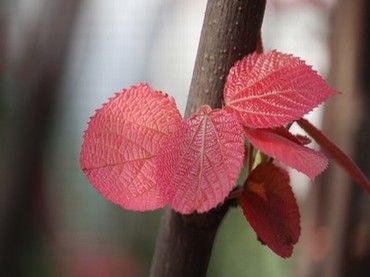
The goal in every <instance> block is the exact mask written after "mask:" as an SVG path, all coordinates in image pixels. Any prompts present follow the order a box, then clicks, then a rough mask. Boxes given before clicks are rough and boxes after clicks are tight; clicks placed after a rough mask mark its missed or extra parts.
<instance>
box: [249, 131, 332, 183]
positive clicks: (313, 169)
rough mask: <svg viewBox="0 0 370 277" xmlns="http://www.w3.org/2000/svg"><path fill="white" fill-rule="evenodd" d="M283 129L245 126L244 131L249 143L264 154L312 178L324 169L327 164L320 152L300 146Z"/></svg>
mask: <svg viewBox="0 0 370 277" xmlns="http://www.w3.org/2000/svg"><path fill="white" fill-rule="evenodd" d="M283 129H284V128H277V129H251V128H246V127H245V128H244V133H245V135H246V137H247V138H248V140H249V141H250V143H252V144H253V146H254V147H256V148H257V149H258V150H260V151H262V152H263V153H264V154H266V155H268V156H271V157H273V158H275V159H277V160H278V161H281V162H283V163H285V164H286V165H288V166H290V167H292V168H294V169H297V170H298V171H300V172H302V173H304V174H306V175H307V176H308V177H310V178H311V179H314V178H315V177H316V176H317V175H318V174H320V173H321V172H322V171H324V170H325V169H326V167H327V165H328V161H327V159H326V157H325V156H324V154H322V153H321V152H318V151H315V150H312V149H310V148H307V147H304V146H302V144H301V143H300V140H299V139H297V138H296V137H295V136H293V135H292V134H290V133H289V132H288V131H287V130H285V131H284V130H283Z"/></svg>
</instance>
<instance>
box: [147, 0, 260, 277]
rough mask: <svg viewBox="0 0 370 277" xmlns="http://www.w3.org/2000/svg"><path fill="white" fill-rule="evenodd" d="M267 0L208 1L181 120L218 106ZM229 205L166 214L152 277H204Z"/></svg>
mask: <svg viewBox="0 0 370 277" xmlns="http://www.w3.org/2000/svg"><path fill="white" fill-rule="evenodd" d="M265 5H266V1H265V0H219V1H216V0H209V1H208V4H207V8H206V13H205V18H204V22H203V28H202V33H201V38H200V43H199V49H198V54H197V58H196V62H195V67H194V72H193V79H192V82H191V86H190V92H189V99H188V103H187V107H186V111H185V117H188V116H189V115H191V114H192V113H194V112H195V111H196V110H197V109H198V108H199V107H200V106H201V105H202V104H208V105H210V106H211V107H213V108H220V107H221V106H222V94H223V88H224V85H225V80H226V76H227V74H228V72H229V70H230V68H231V66H232V65H233V64H234V63H235V62H236V61H237V60H239V59H240V58H242V57H243V56H245V55H247V54H249V53H251V52H253V51H254V50H255V48H256V43H257V39H258V36H259V34H260V29H261V25H262V20H263V15H264V10H265ZM228 208H229V202H225V203H224V204H223V205H222V206H221V207H219V208H217V209H213V210H211V211H210V212H208V213H204V214H197V213H194V214H191V215H187V216H183V215H180V214H178V213H175V212H173V211H170V210H166V211H165V213H164V215H163V219H162V226H161V231H160V234H159V237H158V241H157V246H156V251H155V255H154V258H153V263H152V268H151V276H152V277H166V276H177V277H181V276H194V277H196V276H205V275H206V273H207V268H208V262H209V259H210V255H211V250H212V246H213V243H214V239H215V236H216V232H217V229H218V227H219V225H220V223H221V222H222V219H223V218H224V216H225V214H226V213H227V211H228Z"/></svg>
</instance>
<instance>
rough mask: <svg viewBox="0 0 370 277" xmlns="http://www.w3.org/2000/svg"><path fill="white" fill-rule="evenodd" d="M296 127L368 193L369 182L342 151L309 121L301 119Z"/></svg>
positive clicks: (369, 189)
mask: <svg viewBox="0 0 370 277" xmlns="http://www.w3.org/2000/svg"><path fill="white" fill-rule="evenodd" d="M297 123H298V125H299V126H300V127H301V128H302V129H303V130H305V131H306V132H307V134H308V135H310V136H311V137H312V138H313V139H314V140H315V141H316V142H317V143H318V144H319V145H320V146H321V147H322V148H323V149H324V151H326V152H327V153H328V154H329V155H331V156H332V157H333V158H334V159H335V160H336V162H337V163H339V164H340V165H341V166H342V167H343V168H344V169H345V170H346V171H347V172H348V174H349V175H350V176H351V177H352V178H353V180H355V181H356V182H357V183H358V184H359V185H360V186H361V187H362V188H363V189H365V190H367V192H370V182H369V180H368V179H367V177H366V176H365V175H364V174H363V173H362V171H361V170H360V169H359V168H358V167H357V165H356V164H355V163H354V161H352V159H351V158H350V157H348V156H347V155H346V154H345V153H344V152H343V151H342V150H340V149H339V147H338V146H336V145H335V144H334V143H333V142H331V141H330V139H328V138H327V137H326V136H325V135H324V134H323V133H322V132H321V131H320V130H318V129H317V128H316V127H315V126H313V125H312V124H311V123H310V122H309V121H307V120H306V119H304V118H301V119H300V120H298V121H297Z"/></svg>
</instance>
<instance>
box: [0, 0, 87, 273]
mask: <svg viewBox="0 0 370 277" xmlns="http://www.w3.org/2000/svg"><path fill="white" fill-rule="evenodd" d="M80 2H81V1H80V0H63V1H46V2H45V3H44V5H42V6H40V9H42V10H41V11H40V13H39V16H38V17H35V18H32V19H31V20H30V21H27V20H20V21H19V22H15V23H16V26H17V27H16V28H17V31H18V32H20V34H21V36H19V37H21V38H22V39H21V40H19V41H16V43H11V42H9V41H8V43H7V45H6V46H7V47H8V48H7V49H6V51H7V52H8V53H7V57H8V58H7V60H6V64H5V65H4V68H6V81H4V85H3V86H2V88H1V89H2V93H1V94H2V98H3V101H4V103H5V104H6V105H4V107H5V108H6V109H5V111H3V114H4V118H5V122H4V124H3V125H4V126H3V128H2V132H3V133H2V136H3V137H4V139H3V141H4V142H3V143H2V144H3V145H2V146H3V147H4V149H3V151H2V152H3V153H2V157H1V158H2V161H1V165H2V167H3V174H2V176H1V178H2V181H1V187H0V189H1V192H0V226H1V228H0V275H1V276H20V275H21V274H22V272H23V273H24V271H23V270H24V269H23V267H24V265H25V264H28V265H31V264H32V262H31V261H30V260H29V259H30V258H31V256H32V255H29V254H30V252H28V254H25V251H29V250H30V248H31V249H32V248H33V247H35V245H36V247H39V248H40V247H41V246H40V245H38V244H37V243H38V241H37V239H40V238H41V237H42V235H44V234H43V233H42V231H45V230H43V228H42V226H40V223H41V222H40V218H42V217H45V216H47V215H48V212H47V207H45V206H43V205H44V204H45V202H44V199H43V187H42V185H43V182H42V180H43V172H44V170H43V168H44V166H45V161H44V159H43V158H44V154H45V149H46V144H47V137H48V132H49V130H50V127H51V123H52V118H53V114H54V107H55V104H56V103H55V102H56V99H57V92H58V84H59V81H60V78H61V75H62V72H63V66H64V63H65V59H66V54H67V49H68V45H69V40H70V36H71V32H72V30H73V22H74V19H75V16H76V14H77V10H78V7H79V4H80ZM9 4H11V5H14V6H13V7H14V8H16V7H18V6H17V5H22V4H23V3H15V2H12V3H9ZM36 4H37V3H36ZM30 14H32V13H30ZM27 15H28V13H27ZM7 20H8V21H11V20H13V17H12V16H11V13H9V14H8V17H7ZM24 22H28V24H25V23H24ZM30 22H31V23H30ZM13 23H14V22H13ZM14 25H15V24H14ZM14 25H13V26H14ZM9 26H11V24H9ZM13 31H14V30H13ZM18 34H19V33H18ZM19 37H18V38H19ZM8 39H9V37H8ZM13 42H14V41H13ZM11 45H12V46H15V48H13V49H9V46H11ZM2 73H3V74H5V72H4V71H3V72H2ZM1 77H2V78H3V79H5V77H4V76H1ZM35 219H37V220H35ZM44 227H45V226H44ZM35 230H37V231H36V232H37V234H34V232H35ZM35 239H36V241H34V240H35ZM31 253H32V251H31ZM32 258H33V259H34V260H35V261H36V260H38V259H40V257H32ZM44 258H45V259H47V258H46V257H44ZM25 259H28V260H25ZM49 259H50V257H49ZM41 260H42V258H41ZM39 270H41V269H39ZM41 275H42V274H41Z"/></svg>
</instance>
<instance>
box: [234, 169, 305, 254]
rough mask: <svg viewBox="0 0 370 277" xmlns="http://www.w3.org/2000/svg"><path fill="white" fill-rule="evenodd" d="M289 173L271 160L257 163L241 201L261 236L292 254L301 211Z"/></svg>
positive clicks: (251, 223)
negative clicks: (290, 183) (270, 161)
mask: <svg viewBox="0 0 370 277" xmlns="http://www.w3.org/2000/svg"><path fill="white" fill-rule="evenodd" d="M289 182H290V181H289V175H288V173H287V172H286V171H285V170H284V169H282V168H279V167H277V166H275V165H273V164H271V163H263V164H260V165H259V166H257V167H256V168H255V169H254V170H253V171H252V172H251V174H250V175H249V176H248V179H247V181H246V183H245V188H244V191H243V193H242V196H241V197H240V204H241V207H242V209H243V213H244V215H245V217H246V218H247V220H248V222H249V223H250V225H251V226H252V228H253V229H254V231H255V232H256V233H257V235H258V237H259V239H260V240H261V241H262V242H263V243H264V244H266V245H267V246H268V247H270V248H271V249H272V250H273V251H274V252H275V253H276V254H278V255H279V256H281V257H283V258H286V257H289V256H291V254H292V251H293V246H294V244H296V243H297V242H298V239H299V236H300V230H301V228H300V214H299V209H298V205H297V202H296V200H295V198H294V194H293V192H292V189H291V187H290V185H289Z"/></svg>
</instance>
